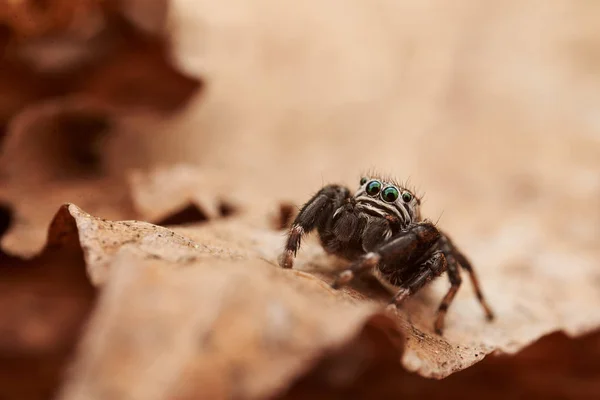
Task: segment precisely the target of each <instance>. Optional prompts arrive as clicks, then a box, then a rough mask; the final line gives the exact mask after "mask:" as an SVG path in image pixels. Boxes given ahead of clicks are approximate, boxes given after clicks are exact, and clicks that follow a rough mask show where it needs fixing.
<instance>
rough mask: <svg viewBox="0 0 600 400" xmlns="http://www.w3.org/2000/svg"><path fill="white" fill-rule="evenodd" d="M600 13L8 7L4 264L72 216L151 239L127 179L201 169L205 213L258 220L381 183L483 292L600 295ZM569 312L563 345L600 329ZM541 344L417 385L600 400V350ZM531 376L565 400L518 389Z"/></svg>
mask: <svg viewBox="0 0 600 400" xmlns="http://www.w3.org/2000/svg"><path fill="white" fill-rule="evenodd" d="M599 17H600V3H599V2H596V1H584V0H582V1H578V2H573V1H568V0H556V1H552V2H547V1H541V0H527V1H516V0H507V1H503V2H493V1H475V0H456V1H452V2H450V1H442V0H429V1H417V0H393V1H392V0H368V1H367V0H320V1H313V0H310V1H303V2H295V3H290V2H281V1H277V0H255V1H243V0H221V1H219V2H215V1H206V0H195V1H192V0H187V1H186V0H170V1H169V0H121V1H119V0H79V1H71V0H5V1H2V2H0V46H1V48H2V62H1V64H0V65H1V67H0V146H1V152H2V153H1V156H0V179H1V181H0V184H1V187H0V202H1V204H2V207H1V208H0V228H1V229H0V232H1V233H2V238H1V244H2V249H3V252H4V253H3V254H4V255H3V257H5V258H7V257H8V258H10V259H11V260H12V259H13V258H11V257H26V258H27V257H32V256H34V255H35V254H37V253H38V252H39V251H40V249H41V248H42V247H43V244H44V241H45V237H46V236H45V235H46V231H47V227H48V224H49V222H50V220H51V219H52V216H53V215H54V214H55V213H56V210H57V209H58V208H59V206H60V205H61V204H62V203H64V202H67V201H68V202H73V203H75V204H77V205H78V206H80V207H82V208H83V209H85V210H86V211H87V212H89V213H91V214H93V215H97V216H101V217H103V218H108V219H133V218H138V219H144V220H150V221H152V222H156V220H157V219H160V218H158V217H156V218H154V216H152V217H151V216H150V214H151V212H150V211H147V212H146V213H145V212H144V211H143V210H140V207H139V204H137V208H136V204H135V202H134V201H132V200H131V198H130V197H131V194H130V191H131V185H132V183H131V182H132V173H133V172H132V171H137V172H138V173H139V172H140V171H142V172H143V173H150V172H151V171H155V170H157V169H169V168H176V167H178V166H179V167H181V166H182V165H185V166H189V167H190V168H194V170H195V171H197V174H198V176H202V182H203V187H202V191H203V193H204V196H207V197H209V198H211V199H212V200H214V201H216V202H225V203H227V204H231V205H232V207H235V208H236V209H239V210H252V209H253V208H258V207H264V208H266V209H269V208H276V207H278V206H279V204H282V203H292V204H300V203H302V202H303V201H305V200H306V199H307V198H308V196H309V195H310V194H311V193H312V192H314V191H316V190H318V189H319V188H320V186H321V185H323V184H324V183H329V182H339V183H344V184H348V185H350V186H352V187H353V186H355V185H356V184H357V182H358V180H359V179H360V176H361V173H363V172H364V171H368V170H372V169H375V170H377V171H381V172H382V173H385V174H391V175H393V176H395V177H397V178H398V179H399V180H402V181H405V180H410V183H411V185H413V186H416V187H417V189H418V191H419V193H425V204H424V210H423V211H424V214H425V215H426V216H428V217H430V218H431V219H434V220H437V219H438V218H440V224H441V225H442V226H444V228H445V229H447V230H448V231H450V232H452V234H453V237H456V240H457V241H458V242H459V243H460V244H461V245H464V246H463V247H465V248H466V249H467V250H468V252H469V254H471V257H472V258H473V259H474V261H475V263H476V264H477V265H482V267H481V268H482V269H483V270H489V271H496V272H490V274H492V276H494V274H500V273H503V272H498V271H507V270H511V268H512V269H514V270H518V269H519V268H540V269H541V270H544V271H547V273H548V274H553V275H556V276H565V277H567V276H570V275H573V274H580V276H581V277H582V280H585V281H590V280H596V282H600V266H598V261H599V260H600V111H599V110H600V25H599V24H598V18H599ZM240 194H244V195H240ZM213 198H214V199H213ZM209 200H210V199H209ZM209 200H207V201H208V202H209V203H210V201H209ZM205 211H206V210H205ZM249 212H251V211H249ZM206 213H207V214H208V215H209V216H210V215H211V214H210V213H209V212H208V211H206ZM223 213H224V214H227V212H223ZM204 217H206V216H204ZM8 258H7V259H8ZM26 282H27V279H26V278H23V285H26ZM488 287H490V289H489V290H490V291H491V292H497V293H502V290H503V286H502V282H501V281H496V280H493V279H491V282H490V283H489V284H488ZM577 290H578V288H577V287H570V288H567V289H565V291H564V292H561V293H560V294H557V297H558V298H559V300H560V297H561V296H568V295H569V293H571V292H576V291H577ZM599 290H600V289H599ZM558 304H563V303H562V302H559V303H558ZM557 307H558V308H560V306H557ZM561 312H564V313H565V316H563V322H564V324H566V325H568V324H569V323H570V322H572V323H573V324H574V325H573V326H572V330H573V331H579V330H581V331H589V330H591V329H592V328H594V327H595V326H597V325H598V323H600V319H598V317H595V318H596V319H593V318H591V319H587V320H586V321H584V322H582V321H583V320H584V319H585V318H583V317H581V316H578V315H573V316H572V319H570V317H568V316H566V315H567V314H569V315H570V313H572V312H573V311H572V310H567V309H566V308H565V309H564V310H562V309H561ZM575 314H576V313H575ZM0 318H1V315H0ZM547 343H550V344H547ZM540 346H546V347H543V348H544V349H548V350H535V349H533V350H530V352H529V353H524V355H520V356H517V357H515V358H514V359H512V361H507V360H502V361H497V360H496V361H493V360H492V361H487V360H486V361H484V363H482V364H483V366H481V367H480V366H477V367H473V368H472V371H471V370H469V371H464V372H461V373H459V374H457V375H456V377H451V378H449V379H448V381H447V382H446V381H443V382H441V383H435V384H434V383H432V382H430V381H426V380H419V379H420V378H416V377H412V378H411V377H407V378H406V382H407V386H405V389H406V388H407V387H413V388H415V387H419V388H423V387H424V386H422V385H431V386H427V389H422V390H423V391H426V392H428V393H430V392H431V393H432V394H434V393H438V394H439V393H443V392H444V391H445V390H448V389H447V388H448V387H452V390H455V391H456V392H462V391H466V390H467V389H465V387H466V386H468V385H470V384H471V379H473V380H478V381H481V377H478V375H477V374H478V373H483V372H478V371H485V373H489V374H494V373H497V374H498V376H501V377H502V379H505V380H507V381H509V382H511V385H515V386H517V387H519V388H523V390H524V391H525V392H526V393H529V394H531V393H538V394H539V393H542V394H544V395H547V396H551V397H560V398H566V397H573V396H575V395H577V396H579V397H581V398H585V397H586V396H591V395H592V394H595V395H598V394H599V393H600V387H599V382H600V365H599V362H598V359H599V357H598V351H599V350H598V349H599V348H600V338H599V337H598V336H597V335H596V336H594V335H592V336H591V337H586V338H585V339H577V340H575V339H573V340H572V341H571V340H568V339H566V338H563V337H562V336H561V337H560V338H552V337H551V338H550V339H548V340H547V341H546V342H543V343H541V344H540ZM582 347H583V348H585V349H592V350H590V352H589V353H588V352H587V351H582V350H581V349H582ZM540 348H542V347H540ZM555 349H565V350H564V351H563V350H560V351H558V350H557V351H556V352H555V353H553V352H554V350H555ZM550 353H552V354H550ZM532 354H533V356H531V355H532ZM528 355H530V356H528ZM592 356H593V357H592ZM28 357H34V356H32V355H31V354H29V355H28ZM573 358H577V359H578V360H579V362H580V364H578V366H574V365H573V364H572V363H571V361H570V360H573ZM61 362H62V361H61ZM48 363H49V364H48V365H50V364H52V363H51V362H50V361H48ZM57 363H58V364H57V365H62V364H61V363H60V362H57ZM511 363H512V364H511ZM23 365H24V367H23V371H26V370H27V367H26V365H27V364H23ZM541 365H545V366H546V367H545V368H549V367H548V365H555V366H556V370H553V371H552V372H547V373H548V375H547V377H548V379H549V377H552V379H553V380H554V381H555V382H559V383H560V385H558V384H557V386H552V387H551V389H549V387H548V386H544V385H543V384H542V383H543V381H545V379H546V378H544V377H543V376H542V377H540V376H539V375H535V377H532V375H526V374H527V372H524V371H531V370H538V371H539V368H540V366H541ZM517 366H521V367H517ZM57 368H58V367H57ZM477 368H479V370H477ZM48 371H54V372H47V373H46V372H41V373H40V374H41V375H40V376H43V378H39V379H40V381H43V382H46V383H44V385H45V386H44V385H42V386H44V387H45V388H46V390H48V391H50V390H51V388H52V387H53V385H54V384H56V380H57V379H58V378H57V376H59V372H56V371H59V369H56V370H55V369H53V367H50V366H49V367H48ZM499 371H501V372H499ZM469 374H471V375H469ZM511 374H513V375H511ZM516 374H520V375H518V376H520V377H523V376H529V377H530V378H531V379H525V378H524V379H520V378H519V377H517V375H516ZM379 375H381V374H378V376H379ZM461 376H462V377H465V378H461ZM466 377H468V379H467V378H466ZM559 377H562V378H559ZM306 379H310V377H308V378H306ZM411 379H412V380H411ZM499 379H500V378H499ZM416 380H419V381H418V382H417V381H416ZM424 382H427V383H424ZM486 382H488V381H486ZM387 384H388V385H391V383H390V382H388V383H387ZM307 385H308V384H307ZM410 385H416V386H410ZM490 385H491V384H490ZM496 385H497V384H496ZM306 387H309V386H306ZM386 387H387V386H386ZM390 387H391V389H390V392H392V391H394V390H397V388H394V387H393V386H390ZM491 387H496V386H494V385H492V386H485V385H484V387H483V389H482V390H485V388H488V389H489V388H491ZM557 387H558V388H557ZM406 390H408V389H406ZM544 390H546V392H544ZM549 390H552V393H548V391H549ZM436 391H439V392H436ZM409 392H410V390H408V392H406V393H409ZM298 393H301V391H299V392H298ZM478 393H480V392H478ZM554 394H556V396H554ZM294 395H295V394H294V392H293V391H292V392H290V396H294ZM387 395H389V393H387ZM0 397H1V396H0ZM6 398H9V397H6ZM31 398H35V396H33V395H32V397H31Z"/></svg>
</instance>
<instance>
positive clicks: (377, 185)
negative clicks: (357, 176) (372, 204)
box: [367, 181, 381, 196]
mask: <svg viewBox="0 0 600 400" xmlns="http://www.w3.org/2000/svg"><path fill="white" fill-rule="evenodd" d="M380 190H381V182H379V181H371V182H369V183H368V184H367V194H368V195H369V196H375V195H376V194H377V193H379V191H380Z"/></svg>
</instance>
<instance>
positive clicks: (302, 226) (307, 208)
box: [279, 185, 350, 268]
mask: <svg viewBox="0 0 600 400" xmlns="http://www.w3.org/2000/svg"><path fill="white" fill-rule="evenodd" d="M349 197H350V191H349V190H348V189H347V188H345V187H343V186H339V185H328V186H325V187H324V188H322V189H321V190H319V192H317V194H315V195H314V196H313V197H312V198H311V199H310V200H309V201H308V202H307V203H306V204H304V206H303V207H302V209H301V210H300V212H299V213H298V216H297V217H296V219H295V220H294V222H293V223H292V226H291V228H290V231H289V233H288V238H287V242H286V244H285V249H284V251H283V253H282V254H281V256H280V259H279V265H281V266H282V267H283V268H292V265H293V262H294V261H293V260H294V257H295V256H296V253H297V252H298V249H299V248H300V242H301V240H302V236H303V235H304V234H306V233H309V232H310V231H312V230H313V229H315V228H317V227H319V226H321V225H322V224H325V223H326V222H327V221H328V219H329V218H331V217H332V215H333V213H334V210H335V209H336V208H337V207H339V206H340V205H342V204H343V202H344V201H345V200H346V199H347V198H349Z"/></svg>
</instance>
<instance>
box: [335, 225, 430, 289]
mask: <svg viewBox="0 0 600 400" xmlns="http://www.w3.org/2000/svg"><path fill="white" fill-rule="evenodd" d="M439 237H440V233H439V231H438V230H437V228H436V227H435V226H434V225H433V224H431V223H430V222H422V223H419V224H416V225H413V226H411V227H410V228H408V229H406V230H404V231H401V232H399V233H398V234H396V235H395V236H392V237H391V238H389V239H388V240H386V241H385V242H384V243H383V244H381V245H380V246H378V247H377V248H376V249H375V250H373V251H371V252H369V253H367V254H365V255H364V256H362V257H361V258H360V259H358V260H357V261H355V262H354V263H352V265H350V266H349V267H348V269H346V270H344V271H342V272H341V273H340V274H339V275H338V277H337V279H336V280H335V281H334V282H333V284H332V285H331V286H332V287H333V288H339V287H341V286H343V285H345V284H347V283H348V282H350V281H351V280H352V279H354V277H355V276H356V275H357V274H358V273H361V272H364V271H368V270H370V269H373V268H375V267H377V266H378V265H379V264H380V263H383V264H389V265H397V264H407V263H408V262H409V260H411V259H413V258H414V257H415V256H418V255H419V254H423V252H424V251H426V250H427V249H429V248H430V247H431V245H432V244H433V243H435V242H436V241H437V240H438V239H439Z"/></svg>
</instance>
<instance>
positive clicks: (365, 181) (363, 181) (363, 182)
mask: <svg viewBox="0 0 600 400" xmlns="http://www.w3.org/2000/svg"><path fill="white" fill-rule="evenodd" d="M367 181H368V179H367V178H361V179H360V186H362V185H364V184H365V183H367Z"/></svg>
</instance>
